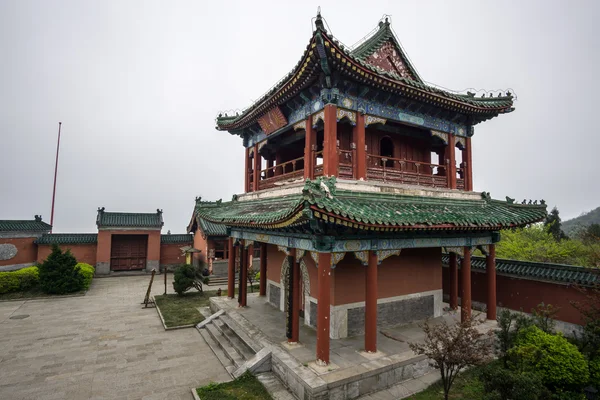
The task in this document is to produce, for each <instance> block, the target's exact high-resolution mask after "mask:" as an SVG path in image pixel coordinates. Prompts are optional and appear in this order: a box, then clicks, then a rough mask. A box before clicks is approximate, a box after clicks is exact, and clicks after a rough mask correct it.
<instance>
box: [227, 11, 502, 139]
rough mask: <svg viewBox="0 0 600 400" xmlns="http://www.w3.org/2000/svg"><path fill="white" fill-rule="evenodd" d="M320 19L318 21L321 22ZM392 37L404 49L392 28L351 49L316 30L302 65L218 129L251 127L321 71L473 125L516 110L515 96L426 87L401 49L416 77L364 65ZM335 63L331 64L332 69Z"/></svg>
mask: <svg viewBox="0 0 600 400" xmlns="http://www.w3.org/2000/svg"><path fill="white" fill-rule="evenodd" d="M319 18H320V16H318V17H317V19H319ZM388 39H392V40H393V42H394V43H396V44H397V47H398V48H399V50H400V51H401V47H400V46H399V44H398V43H399V42H398V40H397V39H396V38H395V36H394V34H393V32H392V30H391V29H390V27H389V24H387V23H385V24H383V25H380V28H379V30H378V31H377V32H376V33H375V34H374V35H373V37H371V38H369V39H368V40H367V41H366V42H365V43H363V44H362V45H361V46H359V47H358V48H356V49H355V50H350V49H348V48H346V47H345V46H343V45H342V44H341V43H340V42H338V41H337V40H336V39H335V38H334V37H333V36H332V35H331V34H330V33H329V32H327V31H326V30H325V29H324V28H320V27H319V25H318V24H317V29H316V30H315V31H314V33H313V36H312V37H311V40H310V42H309V44H308V45H307V46H306V49H305V51H304V53H303V55H302V57H301V58H300V60H299V62H298V63H297V64H296V66H295V67H294V68H293V69H292V71H291V72H290V73H288V74H287V75H286V76H285V77H284V78H282V79H281V80H280V81H279V82H278V83H277V84H276V85H275V86H274V87H273V88H271V89H270V90H269V91H268V92H267V93H265V94H264V95H263V96H262V97H261V98H259V99H258V100H257V101H255V102H254V103H253V104H252V105H251V106H250V107H248V108H246V109H245V110H244V111H242V112H241V113H239V114H236V115H235V116H222V115H219V116H218V117H217V129H219V130H235V129H241V128H244V127H247V126H250V125H251V124H253V123H254V122H255V121H256V119H257V118H258V117H260V115H262V114H264V113H265V112H266V111H268V110H270V109H271V108H272V107H274V106H276V105H280V104H283V103H284V102H285V101H287V100H289V99H291V98H292V97H293V96H295V95H296V94H298V93H299V91H300V90H302V89H304V88H306V87H307V86H308V85H309V84H310V83H311V82H313V81H314V80H315V79H316V78H317V77H318V76H319V74H320V72H321V71H323V72H325V73H326V74H327V73H330V72H331V71H330V70H331V68H334V69H337V70H339V71H340V72H341V73H343V74H345V75H347V76H349V77H351V78H355V79H358V80H360V81H363V82H365V83H366V84H370V85H372V86H375V87H377V88H379V89H381V90H384V91H388V92H391V93H396V94H400V95H403V96H405V97H407V98H414V99H417V100H419V101H423V102H425V103H431V104H435V105H437V106H439V107H442V108H445V109H451V110H454V111H457V112H460V113H463V114H467V115H473V116H477V118H476V119H474V123H477V122H481V121H483V120H485V119H488V118H492V117H494V116H496V115H498V114H500V113H507V112H511V111H513V108H512V106H513V97H512V94H510V93H507V94H506V95H505V96H504V95H500V96H499V97H475V96H474V95H473V94H456V93H452V92H449V91H446V90H442V89H439V88H437V87H433V86H431V85H427V84H425V83H423V81H422V80H421V78H420V77H419V76H418V74H417V72H416V70H415V69H414V67H413V66H412V64H411V63H410V61H409V60H408V57H406V55H405V54H404V52H402V51H401V56H402V58H403V59H404V61H405V63H406V65H407V66H408V67H409V69H410V70H411V72H412V73H413V75H414V76H415V79H414V80H413V79H407V78H404V77H401V76H400V75H398V74H397V73H394V72H388V71H383V70H382V69H380V68H377V67H375V66H373V65H371V64H369V63H368V62H366V61H365V58H366V57H367V55H370V54H372V52H373V51H375V50H376V49H377V48H378V46H381V44H382V43H383V42H385V40H388ZM329 64H331V65H329Z"/></svg>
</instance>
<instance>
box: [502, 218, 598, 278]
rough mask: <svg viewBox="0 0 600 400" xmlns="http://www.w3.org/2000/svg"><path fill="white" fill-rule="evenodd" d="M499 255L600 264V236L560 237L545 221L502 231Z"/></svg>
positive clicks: (590, 264) (510, 257)
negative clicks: (556, 236)
mask: <svg viewBox="0 0 600 400" xmlns="http://www.w3.org/2000/svg"><path fill="white" fill-rule="evenodd" d="M496 257H498V258H508V259H512V260H522V261H534V262H548V263H557V264H570V265H581V266H586V267H595V266H600V240H598V241H589V242H584V241H582V240H580V239H579V238H575V239H573V240H560V241H557V240H556V239H555V238H554V236H553V235H552V232H551V231H550V227H549V226H544V225H541V224H536V225H531V226H528V227H525V228H518V229H512V230H506V231H503V232H502V240H501V241H500V242H499V243H498V244H497V245H496Z"/></svg>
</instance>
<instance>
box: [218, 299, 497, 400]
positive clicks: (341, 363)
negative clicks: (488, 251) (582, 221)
mask: <svg viewBox="0 0 600 400" xmlns="http://www.w3.org/2000/svg"><path fill="white" fill-rule="evenodd" d="M211 310H212V312H217V311H219V310H223V311H224V312H225V313H226V314H227V316H228V317H229V318H230V319H231V320H232V324H234V329H235V330H238V331H240V332H241V336H243V337H245V338H248V339H247V340H250V341H252V343H249V345H250V346H251V347H253V348H255V349H257V350H259V349H264V350H263V351H262V352H261V353H263V354H264V353H265V350H266V351H269V352H270V354H271V360H270V362H271V370H272V371H273V373H274V374H275V375H276V376H277V377H278V378H279V379H280V380H281V381H282V383H283V384H284V385H285V386H286V387H287V388H288V389H289V390H290V392H292V393H293V394H294V395H295V396H296V397H297V398H298V399H301V400H317V399H318V400H324V399H336V400H337V399H340V400H342V399H344V400H345V399H356V398H358V397H360V396H363V395H367V394H369V393H373V392H377V391H380V390H383V389H387V388H390V387H392V386H394V385H397V384H398V383H401V382H404V381H409V380H412V379H415V378H419V377H422V376H423V375H425V374H427V373H428V372H430V371H431V367H430V365H429V362H428V360H427V359H426V358H425V357H424V356H417V355H415V354H414V353H413V352H412V351H411V350H410V348H409V343H412V342H420V341H423V339H424V333H423V331H422V330H421V328H420V327H419V326H418V324H410V325H402V326H394V327H387V328H379V330H378V336H377V348H378V352H377V353H375V354H367V353H364V352H363V346H364V336H363V335H358V336H354V337H348V338H344V339H332V340H331V345H330V349H331V350H330V351H331V353H330V361H331V364H330V365H329V366H326V367H320V366H318V365H315V363H314V361H315V355H316V332H315V330H314V328H311V327H309V326H306V325H304V321H303V320H302V319H301V327H300V343H298V344H294V345H288V344H287V342H286V340H287V339H286V337H285V313H283V312H281V311H279V310H278V309H276V308H275V307H273V306H272V305H270V304H268V303H267V299H266V298H265V297H259V296H258V295H257V294H248V307H244V308H239V307H238V304H237V300H235V299H229V298H226V297H213V298H211ZM442 320H446V321H447V322H449V323H453V322H456V321H460V313H459V312H451V313H450V312H445V313H444V315H443V316H442V317H439V318H436V319H434V320H433V321H434V323H435V321H440V322H441V321H442ZM495 326H496V322H495V321H486V322H485V323H484V324H483V325H482V329H486V330H487V329H492V328H493V327H495Z"/></svg>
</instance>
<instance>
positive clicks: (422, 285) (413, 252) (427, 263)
mask: <svg viewBox="0 0 600 400" xmlns="http://www.w3.org/2000/svg"><path fill="white" fill-rule="evenodd" d="M441 259H442V254H441V249H440V248H427V249H404V250H402V252H401V253H400V256H392V257H389V258H387V259H385V260H384V261H383V262H382V263H381V265H379V266H378V267H377V268H378V272H377V280H378V298H380V299H384V298H387V297H395V296H402V295H406V294H411V293H420V292H426V291H430V290H439V289H441V288H442V261H441ZM365 273H366V267H365V266H363V265H362V264H361V263H360V261H358V260H357V259H356V257H355V256H354V254H352V253H346V256H345V257H344V259H343V260H342V261H341V262H340V263H339V264H338V265H337V267H336V268H335V269H334V275H333V276H334V280H333V285H334V291H333V300H332V304H333V305H340V304H348V303H356V302H360V301H365ZM311 288H312V286H311Z"/></svg>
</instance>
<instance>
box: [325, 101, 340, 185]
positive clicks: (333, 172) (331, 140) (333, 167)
mask: <svg viewBox="0 0 600 400" xmlns="http://www.w3.org/2000/svg"><path fill="white" fill-rule="evenodd" d="M338 162H339V156H338V151H337V106H336V105H335V104H327V105H325V121H324V140H323V175H325V176H337V175H338Z"/></svg>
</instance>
